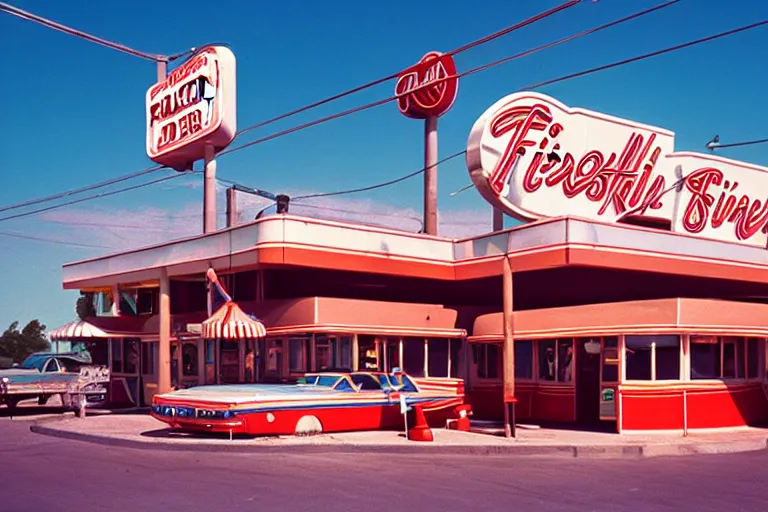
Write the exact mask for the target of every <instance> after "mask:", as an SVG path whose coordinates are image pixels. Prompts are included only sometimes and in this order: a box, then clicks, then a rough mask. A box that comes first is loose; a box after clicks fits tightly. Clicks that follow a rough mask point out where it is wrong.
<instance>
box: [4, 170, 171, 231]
mask: <svg viewBox="0 0 768 512" xmlns="http://www.w3.org/2000/svg"><path fill="white" fill-rule="evenodd" d="M182 176H184V174H182V173H179V174H172V175H170V176H166V177H164V178H160V179H157V180H153V181H148V182H146V183H140V184H139V185H133V186H130V187H124V188H119V189H117V190H111V191H109V192H101V193H99V194H94V195H92V196H86V197H81V198H80V199H74V200H72V201H67V202H66V203H60V204H55V205H53V206H48V207H45V208H38V209H37V210H32V211H29V212H24V213H17V214H14V215H7V216H5V217H0V221H4V220H12V219H19V218H21V217H28V216H30V215H35V214H38V213H43V212H48V211H51V210H56V209H58V208H63V207H64V206H71V205H73V204H78V203H83V202H85V201H90V200H92V199H99V198H101V197H109V196H113V195H116V194H121V193H123V192H129V191H131V190H136V189H139V188H143V187H148V186H150V185H154V184H156V183H162V182H164V181H168V180H172V179H176V178H180V177H182Z"/></svg>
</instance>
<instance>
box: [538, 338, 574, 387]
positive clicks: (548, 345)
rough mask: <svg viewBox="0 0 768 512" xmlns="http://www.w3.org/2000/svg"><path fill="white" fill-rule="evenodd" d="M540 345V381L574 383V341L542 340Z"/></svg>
mask: <svg viewBox="0 0 768 512" xmlns="http://www.w3.org/2000/svg"><path fill="white" fill-rule="evenodd" d="M538 343H539V379H540V380H545V381H552V382H554V381H556V382H562V383H569V382H573V339H571V338H566V339H558V340H541V341H539V342H538Z"/></svg>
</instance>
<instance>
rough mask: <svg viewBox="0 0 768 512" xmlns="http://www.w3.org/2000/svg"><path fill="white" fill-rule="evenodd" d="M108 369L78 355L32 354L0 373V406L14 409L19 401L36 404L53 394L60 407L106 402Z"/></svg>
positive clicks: (42, 402)
mask: <svg viewBox="0 0 768 512" xmlns="http://www.w3.org/2000/svg"><path fill="white" fill-rule="evenodd" d="M109 374H110V372H109V368H107V367H105V366H99V365H93V364H91V361H90V359H88V358H85V357H83V356H82V355H80V354H79V353H70V354H53V353H48V352H45V353H36V354H32V355H31V356H29V357H28V358H27V359H26V360H24V362H23V363H21V365H20V366H16V367H13V368H11V369H8V370H0V404H5V405H7V406H8V407H10V408H15V407H16V406H17V405H18V404H19V402H21V401H22V400H29V399H32V398H37V399H38V403H39V404H40V405H44V404H45V403H46V402H48V399H49V398H51V397H52V396H54V395H59V396H60V397H61V402H62V406H64V407H65V408H67V409H76V408H79V407H80V404H81V403H84V404H85V405H86V406H95V405H100V404H102V403H103V402H105V401H106V395H107V389H106V387H105V386H106V384H107V383H109Z"/></svg>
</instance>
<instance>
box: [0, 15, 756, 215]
mask: <svg viewBox="0 0 768 512" xmlns="http://www.w3.org/2000/svg"><path fill="white" fill-rule="evenodd" d="M766 24H768V20H764V21H761V22H757V23H753V24H750V25H745V26H743V27H739V28H736V29H733V30H729V31H726V32H722V33H719V34H715V35H712V36H709V37H705V38H701V39H697V40H694V41H691V42H688V43H684V44H680V45H675V46H672V47H669V48H665V49H663V50H658V51H655V52H651V53H647V54H643V55H640V56H638V57H633V58H631V59H625V60H622V61H618V62H614V63H612V64H607V65H604V66H600V67H596V68H591V69H589V70H586V71H582V72H579V73H573V74H570V75H566V76H564V77H559V78H556V79H552V80H548V81H545V82H540V83H538V84H533V85H530V86H527V87H525V88H523V89H532V88H535V87H541V86H543V85H549V84H552V83H557V82H562V81H565V80H570V79H572V78H577V77H581V76H585V75H588V74H592V73H597V72H599V71H604V70H607V69H611V68H614V67H618V66H621V65H625V64H629V63H633V62H637V61H639V60H644V59H648V58H651V57H655V56H657V55H661V54H664V53H669V52H672V51H675V50H679V49H683V48H687V47H690V46H693V45H695V44H701V43H704V42H709V41H713V40H715V39H719V38H722V37H726V36H729V35H733V34H736V33H739V32H743V31H746V30H750V29H753V28H757V27H759V26H762V25H766ZM614 25H615V23H614ZM528 53H529V52H528ZM512 57H516V56H512ZM512 57H507V58H505V59H500V60H498V61H494V62H492V63H490V64H486V65H484V66H480V67H477V68H474V69H471V70H469V71H467V72H464V73H461V74H458V75H456V76H454V77H445V78H442V79H438V80H435V82H441V81H445V80H449V79H452V78H457V77H461V76H466V75H469V74H472V73H477V72H479V71H483V70H485V69H489V68H490V67H494V66H496V65H499V64H502V63H504V62H508V61H509V60H511V58H512ZM429 85H433V84H432V83H430V84H429ZM420 88H421V87H417V88H415V89H414V91H415V90H418V89H420ZM411 92H413V91H411ZM396 99H397V95H395V96H394V97H391V98H386V99H384V100H380V101H378V102H374V103H371V104H368V105H363V106H362V107H357V108H356V109H353V110H352V111H346V113H341V114H336V115H334V116H329V117H326V118H321V119H318V120H315V121H313V122H311V123H305V125H302V127H296V128H293V129H291V130H288V131H287V132H288V133H291V132H293V131H297V130H298V129H302V128H303V127H308V126H313V125H315V124H320V123H322V122H326V121H329V120H331V119H335V118H338V117H342V115H348V114H349V113H352V112H356V111H360V110H364V109H366V108H372V107H374V106H377V105H380V104H383V103H386V102H389V101H394V100H396ZM280 133H282V134H284V133H283V132H280ZM278 136H280V134H274V135H272V136H270V137H268V138H266V139H267V140H269V139H271V138H276V137H278ZM258 142H259V141H253V142H250V143H247V144H244V145H242V146H238V147H236V148H232V149H231V150H227V151H223V152H221V153H219V154H220V155H224V154H228V153H232V152H234V151H237V150H240V149H244V148H245V147H248V146H252V145H254V144H256V143H258ZM463 153H464V152H463V151H462V152H460V153H457V154H454V155H452V156H451V157H449V158H455V157H456V156H458V155H460V154H463ZM442 161H445V159H444V160H442ZM442 161H441V162H442ZM439 163H440V162H438V164H439ZM424 170H425V169H424V168H422V169H419V170H418V171H414V172H412V173H409V174H408V175H406V176H403V177H400V178H397V179H395V180H392V181H391V182H385V183H381V184H377V185H371V186H369V187H363V188H359V189H350V190H345V191H337V192H330V193H320V194H309V195H306V196H299V197H296V198H294V199H299V200H300V199H307V198H310V197H325V196H329V195H342V194H351V193H356V192H363V191H367V190H374V189H376V188H381V187H383V186H388V185H392V184H395V183H398V182H401V181H404V180H407V179H409V178H412V177H414V176H416V175H418V174H421V173H422V172H424ZM178 176H181V174H179V175H173V176H170V177H167V178H162V179H160V180H155V181H153V182H148V183H146V184H142V185H139V186H138V187H129V188H126V189H123V190H116V191H112V192H110V193H108V194H97V195H95V196H89V197H86V198H82V199H80V200H77V201H74V202H72V201H70V202H69V203H64V204H61V205H55V206H52V207H48V208H45V209H42V210H38V211H33V212H28V213H25V214H18V215H15V216H10V217H1V218H0V221H3V220H9V219H10V218H18V217H22V216H26V215H32V214H34V213H39V212H40V211H48V210H52V209H55V208H60V207H62V206H67V205H69V204H74V203H79V202H83V201H87V200H89V199H96V198H98V197H103V195H113V194H117V193H120V192H121V191H128V190H132V189H134V188H139V187H142V186H147V185H151V184H153V183H158V182H160V181H166V180H167V179H171V178H175V177H178Z"/></svg>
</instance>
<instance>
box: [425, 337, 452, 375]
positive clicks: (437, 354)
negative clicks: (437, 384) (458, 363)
mask: <svg viewBox="0 0 768 512" xmlns="http://www.w3.org/2000/svg"><path fill="white" fill-rule="evenodd" d="M449 341H450V340H447V339H445V338H431V339H430V340H429V342H428V345H427V351H428V353H429V355H428V356H427V361H428V365H429V368H428V370H427V371H428V375H429V376H430V377H447V376H448V358H449V357H450V350H449V348H448V342H449Z"/></svg>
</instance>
